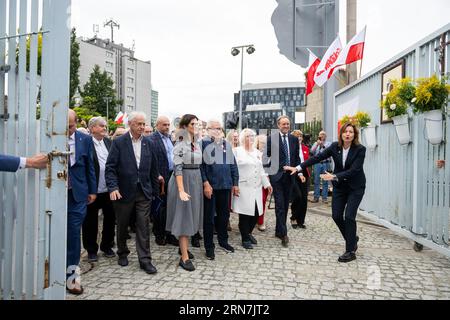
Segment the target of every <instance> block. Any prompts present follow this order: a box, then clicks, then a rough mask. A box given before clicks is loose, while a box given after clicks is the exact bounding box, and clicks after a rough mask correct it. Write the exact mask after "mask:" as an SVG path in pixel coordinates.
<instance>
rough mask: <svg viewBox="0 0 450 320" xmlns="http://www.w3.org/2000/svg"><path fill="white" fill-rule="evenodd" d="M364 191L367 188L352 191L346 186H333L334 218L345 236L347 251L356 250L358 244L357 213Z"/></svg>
mask: <svg viewBox="0 0 450 320" xmlns="http://www.w3.org/2000/svg"><path fill="white" fill-rule="evenodd" d="M364 191H365V189H360V190H353V191H350V190H348V189H344V188H336V187H335V188H333V202H332V214H333V220H334V222H335V223H336V225H337V226H338V228H339V231H341V234H342V236H343V237H344V240H345V252H351V251H354V249H355V246H356V214H357V213H358V208H359V205H360V203H361V201H362V198H363V197H364ZM344 212H345V215H344Z"/></svg>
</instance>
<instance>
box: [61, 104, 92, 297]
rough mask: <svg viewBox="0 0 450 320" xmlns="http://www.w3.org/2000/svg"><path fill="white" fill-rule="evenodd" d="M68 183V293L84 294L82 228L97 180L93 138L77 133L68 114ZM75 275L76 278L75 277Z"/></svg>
mask: <svg viewBox="0 0 450 320" xmlns="http://www.w3.org/2000/svg"><path fill="white" fill-rule="evenodd" d="M69 150H70V151H71V155H70V156H69V180H68V186H69V190H68V198H67V200H68V203H67V271H66V273H67V278H68V281H67V289H68V290H69V293H72V294H82V293H83V287H82V286H81V285H80V282H79V275H78V274H77V273H78V272H79V267H78V264H79V263H80V252H81V239H80V235H81V225H82V224H83V221H84V218H85V217H86V212H87V211H86V210H87V205H88V204H91V203H93V202H94V201H95V199H96V197H97V195H96V193H97V179H96V178H95V170H94V157H93V152H94V146H93V143H92V138H91V137H90V136H88V135H85V134H83V133H81V132H79V131H77V115H76V113H75V111H73V110H69ZM74 274H75V277H74V276H73V275H74Z"/></svg>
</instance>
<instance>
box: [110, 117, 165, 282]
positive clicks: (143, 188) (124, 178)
mask: <svg viewBox="0 0 450 320" xmlns="http://www.w3.org/2000/svg"><path fill="white" fill-rule="evenodd" d="M145 120H146V115H145V113H142V112H132V113H131V114H130V116H129V117H128V121H129V125H130V131H129V132H127V133H125V134H124V135H123V136H121V137H119V138H116V139H114V140H113V143H112V146H111V149H110V151H109V156H108V160H107V161H106V170H105V177H106V185H107V186H108V191H109V193H110V198H111V200H112V201H113V206H114V211H115V213H116V221H117V255H118V256H119V260H118V264H119V265H120V266H122V267H125V266H127V265H128V258H127V257H128V255H129V254H130V251H129V250H128V247H127V235H128V225H129V222H130V215H131V212H132V211H133V208H134V206H136V249H137V253H138V258H139V264H140V267H141V269H143V270H144V271H145V272H147V273H149V274H153V273H156V272H157V270H156V268H155V267H154V266H153V264H152V258H151V254H150V234H149V223H150V221H149V214H150V205H151V201H152V199H153V197H154V196H157V195H159V182H158V164H157V160H156V155H155V148H154V146H153V143H152V142H151V141H150V140H149V139H148V137H144V136H143V133H144V128H145Z"/></svg>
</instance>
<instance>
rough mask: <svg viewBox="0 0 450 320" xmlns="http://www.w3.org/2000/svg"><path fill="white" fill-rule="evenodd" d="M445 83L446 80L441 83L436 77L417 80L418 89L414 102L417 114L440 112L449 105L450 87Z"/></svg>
mask: <svg viewBox="0 0 450 320" xmlns="http://www.w3.org/2000/svg"><path fill="white" fill-rule="evenodd" d="M445 81H446V78H443V79H442V81H440V80H439V79H438V77H437V76H436V75H433V76H432V77H430V78H420V79H418V80H417V89H416V92H415V97H414V99H413V100H412V102H413V108H414V112H415V113H421V112H427V111H431V110H439V109H442V108H443V107H444V106H445V105H446V104H447V103H448V96H449V94H450V85H448V84H445Z"/></svg>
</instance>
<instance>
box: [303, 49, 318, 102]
mask: <svg viewBox="0 0 450 320" xmlns="http://www.w3.org/2000/svg"><path fill="white" fill-rule="evenodd" d="M308 51H309V64H308V75H307V76H306V96H308V95H309V94H311V93H312V91H313V88H314V86H315V85H316V83H315V82H314V75H315V74H316V70H317V67H318V66H319V64H320V59H319V58H317V57H316V56H315V55H314V53H312V52H311V50H309V49H308Z"/></svg>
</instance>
